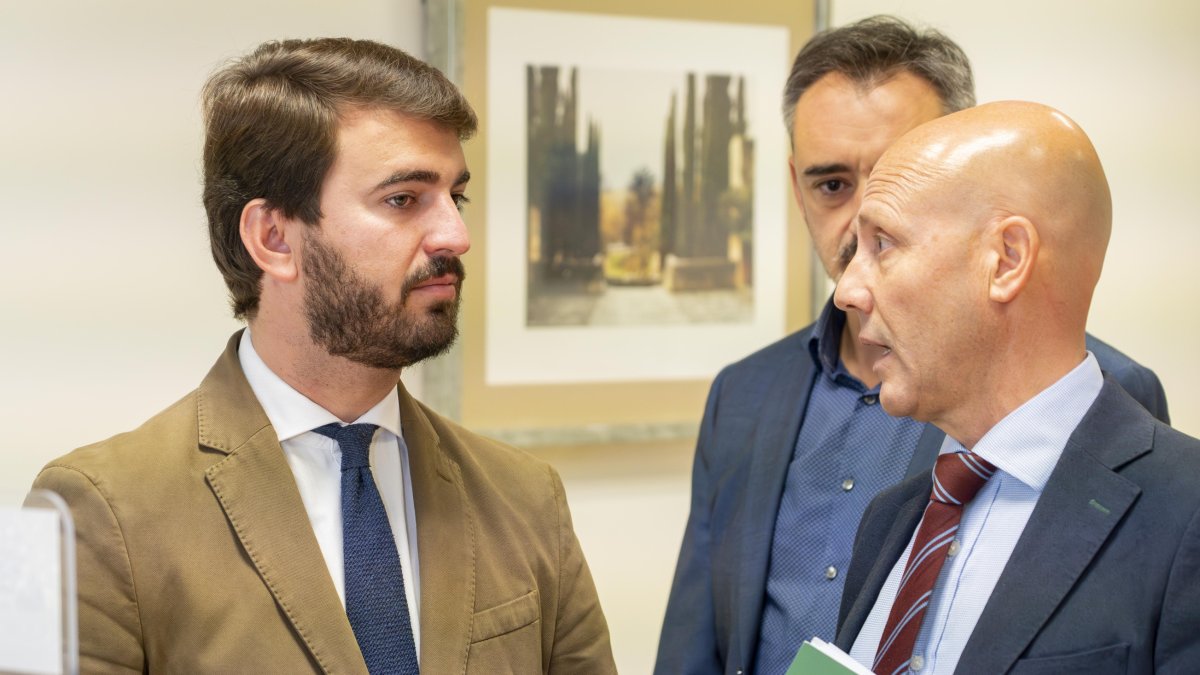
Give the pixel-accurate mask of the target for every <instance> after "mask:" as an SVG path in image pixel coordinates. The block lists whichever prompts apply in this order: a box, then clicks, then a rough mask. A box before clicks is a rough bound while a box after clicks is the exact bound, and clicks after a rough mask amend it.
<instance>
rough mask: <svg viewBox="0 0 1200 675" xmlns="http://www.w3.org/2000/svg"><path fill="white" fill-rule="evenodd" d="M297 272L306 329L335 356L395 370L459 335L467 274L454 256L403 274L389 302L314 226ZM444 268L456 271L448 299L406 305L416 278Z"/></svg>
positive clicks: (444, 271) (443, 348)
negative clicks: (428, 304)
mask: <svg viewBox="0 0 1200 675" xmlns="http://www.w3.org/2000/svg"><path fill="white" fill-rule="evenodd" d="M314 234H315V235H316V236H313V235H314ZM302 273H303V274H304V275H305V277H306V280H305V281H306V283H305V288H304V313H305V317H306V318H307V320H308V332H309V335H310V337H311V338H312V340H313V342H314V343H316V344H317V345H319V346H321V347H323V348H324V349H325V350H326V351H327V352H329V353H330V354H332V355H334V356H343V357H345V358H347V359H349V360H351V361H353V362H355V363H359V364H362V365H365V366H370V367H372V368H384V369H388V370H399V369H401V368H405V367H407V366H411V365H412V364H414V363H417V362H419V361H422V360H424V359H427V358H430V357H432V356H437V355H438V354H441V353H443V352H445V351H446V350H447V349H449V348H450V345H452V344H454V340H455V339H456V338H457V337H458V325H457V322H458V304H459V298H460V293H459V291H461V289H462V280H463V279H464V278H465V277H466V274H465V272H464V270H463V266H462V261H461V260H459V259H458V258H457V257H438V258H431V259H430V260H429V262H428V263H427V264H426V265H425V266H424V267H422V268H421V269H419V270H417V271H416V272H414V273H412V274H410V275H409V276H408V278H406V279H405V280H404V285H403V287H402V288H401V291H400V299H399V300H398V301H397V302H395V303H392V304H389V303H388V302H387V301H386V300H385V299H384V294H383V290H382V289H381V288H380V287H378V286H375V285H372V284H371V283H370V282H369V281H367V280H366V279H363V278H362V277H361V276H359V275H358V274H356V273H355V271H354V270H353V269H351V267H350V265H349V264H347V263H346V260H345V258H343V257H342V255H341V254H340V253H338V252H337V251H336V250H334V249H333V248H331V247H329V246H326V245H324V244H323V243H321V235H319V234H316V233H315V232H313V233H310V236H309V237H308V238H307V242H306V245H305V255H304V259H303V267H302ZM445 274H454V275H456V276H457V277H458V281H457V282H455V284H454V290H455V293H454V299H453V300H445V301H442V302H439V303H437V304H435V305H433V306H431V307H428V308H425V309H413V308H410V307H407V304H408V297H409V294H410V293H411V292H412V289H413V288H414V287H415V286H416V285H417V284H420V283H422V282H424V281H426V280H428V279H432V278H434V277H439V276H442V275H445Z"/></svg>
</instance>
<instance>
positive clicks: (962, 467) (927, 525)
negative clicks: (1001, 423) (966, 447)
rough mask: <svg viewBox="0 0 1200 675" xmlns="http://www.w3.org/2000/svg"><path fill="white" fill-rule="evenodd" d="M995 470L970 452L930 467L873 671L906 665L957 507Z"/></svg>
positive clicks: (890, 672) (890, 673)
mask: <svg viewBox="0 0 1200 675" xmlns="http://www.w3.org/2000/svg"><path fill="white" fill-rule="evenodd" d="M995 472H996V467H994V466H992V465H991V464H989V463H988V462H987V461H986V460H984V459H983V458H981V457H979V456H978V455H975V454H973V453H970V452H955V453H948V454H944V455H940V456H939V457H938V459H937V464H936V465H935V466H934V467H933V491H932V493H931V494H930V495H929V505H928V506H926V507H925V516H924V518H922V519H921V527H920V528H919V529H918V530H917V538H916V540H915V541H914V542H913V546H912V551H911V552H910V553H909V554H908V564H907V565H905V567H904V576H903V577H901V578H900V590H899V591H898V592H897V593H896V601H895V602H894V603H892V611H891V613H890V614H888V620H887V626H885V627H884V629H883V635H881V636H880V638H879V649H878V651H877V652H876V654H875V665H874V666H872V668H871V670H873V671H875V672H876V673H878V674H879V675H895V673H902V672H904V671H905V670H907V669H908V662H909V659H910V658H911V657H912V651H913V646H914V645H915V644H916V642H917V633H918V632H920V630H921V621H922V620H923V619H924V618H925V610H926V609H928V607H929V601H930V599H931V598H932V597H933V585H934V583H935V582H936V581H937V578H938V572H940V571H941V570H942V563H944V562H946V553H947V550H948V549H949V548H950V544H951V542H953V541H954V540H955V535H956V534H957V533H958V522H959V521H960V520H962V512H963V506H965V505H966V503H967V502H969V501H971V500H972V499H974V498H975V494H976V493H977V492H979V489H980V488H982V487H983V485H984V483H987V481H988V479H989V478H991V477H992V474H993V473H995Z"/></svg>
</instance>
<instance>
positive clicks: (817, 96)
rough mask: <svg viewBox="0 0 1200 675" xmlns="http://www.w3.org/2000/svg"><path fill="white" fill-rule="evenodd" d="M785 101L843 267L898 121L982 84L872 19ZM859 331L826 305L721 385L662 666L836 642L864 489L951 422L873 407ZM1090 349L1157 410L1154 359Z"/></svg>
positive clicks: (812, 212) (810, 57)
mask: <svg viewBox="0 0 1200 675" xmlns="http://www.w3.org/2000/svg"><path fill="white" fill-rule="evenodd" d="M783 98H784V103H783V112H784V120H785V122H786V124H787V126H788V131H789V133H790V135H791V139H792V155H791V160H790V166H791V171H792V187H793V191H794V195H795V197H796V200H797V202H798V203H799V204H800V207H801V208H802V209H803V211H804V215H805V220H806V222H807V224H808V229H809V233H810V234H811V236H812V241H813V245H814V248H815V250H816V252H817V255H818V257H819V258H820V260H821V263H822V264H823V265H824V267H825V271H826V273H827V274H828V275H829V276H830V277H831V278H833V279H837V278H838V277H839V276H840V275H841V273H842V271H843V270H844V269H845V266H846V264H847V262H848V261H849V260H850V258H851V257H852V256H853V254H854V251H855V239H854V237H853V235H852V233H851V231H850V222H851V220H852V219H853V217H854V215H855V213H856V212H857V211H858V206H859V202H860V200H861V187H862V185H863V184H864V183H865V182H866V178H867V176H868V175H869V174H870V172H871V169H872V167H873V166H874V165H875V162H876V160H877V159H879V157H880V155H881V154H883V152H884V151H885V150H886V149H887V148H888V146H890V145H891V144H892V142H893V141H895V140H896V139H897V138H899V137H900V136H901V135H903V134H904V133H906V132H907V131H909V130H911V129H913V128H915V127H917V126H918V125H920V124H922V123H924V122H927V121H930V120H933V119H935V118H938V117H940V116H942V115H945V114H948V113H951V112H954V111H956V110H959V109H962V108H966V107H969V106H972V105H974V100H975V94H974V82H973V79H972V75H971V67H970V63H969V62H968V60H967V57H966V55H965V54H964V53H963V51H962V49H961V48H959V47H958V45H956V44H954V42H952V41H951V40H949V39H948V38H947V37H946V36H944V35H942V34H941V33H939V32H937V31H933V30H928V31H918V30H915V29H914V28H912V27H911V26H909V25H907V24H905V23H904V22H902V21H899V20H897V19H894V18H890V17H874V18H870V19H865V20H863V21H860V22H858V23H855V24H852V25H849V26H846V27H843V28H839V29H836V30H832V31H828V32H826V33H822V34H820V35H818V36H816V37H814V38H813V39H812V40H810V41H809V43H808V44H807V45H805V46H804V48H803V49H801V50H800V53H799V54H798V55H797V56H796V59H795V62H794V64H793V66H792V71H791V74H790V76H789V78H788V82H787V85H786V87H785V90H784V97H783ZM858 338H859V336H858V317H857V316H855V315H853V314H851V315H849V316H848V315H847V314H846V313H845V312H843V311H841V310H839V309H838V308H837V307H835V306H834V305H833V304H832V302H830V303H828V304H826V306H825V308H824V310H823V311H822V313H821V315H820V317H819V318H818V319H817V321H816V322H815V323H814V324H812V325H811V326H808V327H807V328H805V329H803V330H801V331H799V332H797V333H795V334H793V335H790V336H788V337H786V338H784V339H783V340H781V341H779V342H777V343H775V344H773V345H770V346H768V347H766V348H765V349H763V350H761V351H759V352H757V353H755V354H752V355H750V356H748V357H746V358H745V359H743V360H742V361H739V362H738V363H735V364H733V365H731V366H729V367H727V368H726V369H724V370H723V371H722V372H721V373H720V374H719V375H718V376H717V378H716V380H715V381H714V382H713V386H712V390H711V392H710V394H709V399H708V404H707V407H706V410H705V414H704V420H703V422H702V424H701V429H700V438H699V440H698V442H697V446H696V458H695V463H694V468H693V481H692V504H691V514H690V516H689V519H688V524H687V529H686V531H685V533H684V540H683V547H682V550H681V552H680V555H679V563H678V566H677V568H676V571H675V581H674V585H673V587H672V589H671V597H670V601H669V603H668V607H667V615H666V619H665V621H664V624H663V631H662V639H661V642H660V644H659V654H658V665H657V669H656V672H657V673H660V674H661V675H667V674H674V673H721V672H725V673H739V672H749V671H754V672H760V673H778V672H783V671H784V670H786V669H787V666H788V664H789V663H790V661H791V660H792V657H793V656H794V655H795V653H796V650H797V648H798V647H799V646H800V643H801V642H803V641H804V640H806V639H808V638H810V637H813V636H814V635H815V636H818V637H821V638H823V639H825V640H829V641H831V640H832V639H833V637H834V631H835V627H836V622H837V612H838V604H839V601H840V598H841V592H842V585H843V583H844V580H845V570H846V566H847V565H848V563H849V561H850V553H851V547H852V544H853V538H854V532H855V530H856V528H857V526H858V522H859V519H860V518H861V517H862V514H863V511H864V509H865V508H866V506H867V503H868V502H869V501H870V500H871V498H872V497H874V496H875V494H877V493H878V492H879V491H880V490H882V489H884V488H885V487H888V486H890V485H892V484H894V483H896V482H898V481H900V480H901V479H902V478H904V477H905V476H907V475H913V474H919V473H925V472H928V470H929V468H930V467H931V466H932V464H933V461H934V458H935V457H936V455H937V450H938V448H939V447H940V445H941V441H942V438H943V437H944V434H943V433H942V432H941V431H940V430H938V428H937V427H935V426H933V425H925V424H922V423H919V422H916V421H913V420H911V419H908V418H892V417H889V416H888V415H887V414H886V413H885V412H884V411H883V410H882V409H881V408H880V406H879V378H878V377H877V376H876V375H875V374H874V372H873V371H872V370H871V366H872V364H873V362H874V360H875V359H876V358H877V357H878V356H879V354H880V350H879V349H878V348H876V347H873V346H870V345H864V344H862V343H861V342H860V341H859V339H858ZM1088 347H1089V349H1091V350H1092V352H1093V353H1095V354H1096V356H1097V358H1098V359H1099V362H1100V365H1101V367H1102V368H1104V369H1105V370H1107V371H1109V372H1110V373H1112V374H1113V375H1114V376H1115V377H1116V378H1117V379H1118V380H1119V381H1120V383H1121V384H1122V385H1123V386H1124V387H1125V388H1126V389H1127V390H1128V391H1129V392H1130V393H1131V394H1132V395H1133V396H1134V397H1135V398H1137V399H1138V400H1139V401H1140V402H1141V403H1142V404H1143V405H1144V406H1146V407H1147V409H1149V410H1150V411H1151V412H1152V413H1154V414H1155V415H1156V416H1158V417H1160V418H1161V419H1163V420H1166V419H1167V407H1166V400H1165V396H1164V394H1163V390H1162V386H1161V384H1160V383H1159V382H1158V378H1157V377H1156V376H1155V375H1154V374H1153V373H1152V372H1151V371H1149V370H1147V369H1145V368H1143V367H1141V366H1140V365H1138V364H1136V363H1135V362H1133V361H1132V360H1130V359H1129V358H1128V357H1126V356H1125V355H1123V354H1121V353H1120V352H1118V351H1116V350H1115V349H1113V348H1112V347H1109V346H1108V345H1105V344H1104V343H1102V342H1100V341H1098V340H1095V339H1093V338H1090V337H1089V342H1088Z"/></svg>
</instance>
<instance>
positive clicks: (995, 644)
mask: <svg viewBox="0 0 1200 675" xmlns="http://www.w3.org/2000/svg"><path fill="white" fill-rule="evenodd" d="M930 487H931V479H930V476H929V474H923V475H920V476H915V477H913V478H910V479H907V480H905V481H904V482H902V483H900V484H899V485H896V486H893V487H891V488H889V489H887V490H884V491H883V492H881V493H880V494H879V495H878V496H877V497H876V498H875V500H874V501H872V502H871V505H870V506H868V507H867V511H866V513H865V514H864V515H863V519H862V523H861V526H860V528H859V531H858V537H857V539H856V540H855V545H854V556H853V559H852V561H851V563H850V569H849V571H848V573H847V576H846V587H845V591H844V592H843V594H842V608H841V613H840V616H839V617H838V619H839V620H838V625H839V629H838V638H837V644H838V646H840V647H842V648H843V649H844V650H846V651H849V650H850V648H851V646H852V645H853V644H854V640H855V638H856V637H857V636H858V633H859V631H860V630H861V629H862V626H863V623H864V622H865V621H866V619H867V615H868V614H869V613H870V611H871V608H872V606H873V605H874V604H875V599H876V598H877V597H878V596H879V591H880V589H881V588H882V586H883V583H884V580H885V579H886V578H887V576H888V572H890V571H891V569H892V567H893V566H894V565H895V563H896V560H897V559H899V557H900V554H901V553H903V551H904V549H905V548H906V547H907V545H908V541H909V539H910V537H911V536H912V533H913V530H915V529H916V527H917V523H918V522H919V521H920V519H921V514H922V512H923V511H924V509H925V504H926V503H927V502H928V500H929V491H930ZM955 672H957V673H1008V672H1012V673H1084V672H1086V673H1151V672H1157V673H1200V441H1198V440H1196V439H1194V438H1191V437H1189V436H1186V435H1184V434H1182V433H1180V432H1178V431H1175V430H1174V429H1171V428H1170V427H1168V426H1167V425H1165V424H1163V423H1161V422H1159V421H1157V420H1155V419H1154V418H1153V417H1151V416H1150V415H1149V414H1147V413H1146V411H1145V410H1143V409H1142V408H1141V406H1139V405H1138V404H1137V403H1136V402H1135V401H1134V400H1133V399H1132V398H1130V397H1129V396H1128V395H1127V394H1126V393H1125V392H1124V391H1122V390H1121V387H1120V386H1118V385H1117V383H1116V382H1115V381H1114V380H1113V379H1112V378H1111V377H1110V378H1109V379H1108V380H1107V381H1106V382H1105V384H1104V387H1103V388H1102V389H1101V391H1100V395H1099V397H1098V398H1097V399H1096V402H1095V403H1094V404H1093V405H1092V407H1091V409H1090V410H1089V411H1088V413H1087V415H1086V416H1085V417H1084V418H1083V420H1082V421H1081V422H1080V423H1079V426H1078V427H1076V428H1075V431H1074V433H1073V434H1072V435H1071V437H1070V439H1069V440H1068V441H1067V445H1066V448H1065V449H1064V451H1063V454H1062V457H1061V459H1059V462H1058V464H1057V465H1056V466H1055V467H1054V471H1053V473H1052V474H1051V475H1050V480H1049V481H1048V482H1047V483H1046V488H1045V490H1044V491H1043V493H1042V496H1041V498H1040V499H1039V500H1038V503H1037V506H1036V507H1034V510H1033V513H1032V515H1031V516H1030V518H1029V523H1028V524H1027V525H1026V526H1025V530H1024V532H1023V533H1022V534H1021V538H1020V539H1019V540H1018V541H1017V545H1016V548H1015V549H1014V550H1013V554H1012V557H1011V558H1010V559H1009V562H1008V564H1007V565H1006V566H1005V568H1004V571H1003V572H1002V573H1001V575H1000V579H999V580H998V581H997V583H996V588H995V591H993V593H992V595H991V598H990V599H989V600H988V603H987V605H986V606H985V608H984V610H983V614H982V615H981V616H980V617H979V622H978V623H977V624H976V625H975V631H974V632H973V633H972V634H971V637H970V639H969V640H968V641H967V645H966V647H965V648H964V650H963V653H962V658H961V660H960V661H959V663H958V668H957V669H956V671H955Z"/></svg>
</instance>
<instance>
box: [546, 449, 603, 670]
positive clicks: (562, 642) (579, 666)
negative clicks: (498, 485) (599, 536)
mask: <svg viewBox="0 0 1200 675" xmlns="http://www.w3.org/2000/svg"><path fill="white" fill-rule="evenodd" d="M549 471H550V474H551V478H552V480H553V484H554V501H555V503H556V506H557V508H558V520H559V530H558V547H559V556H558V559H559V570H558V585H559V587H558V614H557V616H556V620H555V627H554V646H553V649H552V650H551V655H550V666H549V668H548V669H547V672H548V673H549V674H550V675H573V674H574V673H596V674H597V675H608V674H609V673H613V674H615V673H616V672H617V667H616V664H615V662H614V661H613V654H612V644H611V642H610V640H609V635H608V623H607V621H605V619H604V612H603V611H602V610H601V609H600V598H599V596H598V595H597V594H596V584H595V582H594V581H593V580H592V573H591V570H589V569H588V565H587V561H586V560H585V559H584V557H583V549H582V548H581V547H580V545H579V540H578V539H577V538H576V537H575V528H574V526H573V525H572V523H571V512H570V510H569V509H568V508H567V499H566V495H565V493H564V491H563V486H562V480H561V479H559V477H558V474H557V473H555V472H554V471H553V470H552V469H549Z"/></svg>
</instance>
